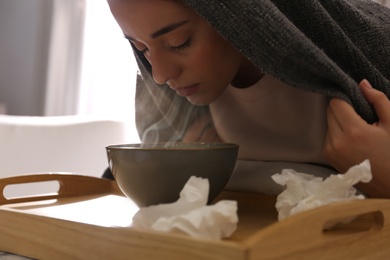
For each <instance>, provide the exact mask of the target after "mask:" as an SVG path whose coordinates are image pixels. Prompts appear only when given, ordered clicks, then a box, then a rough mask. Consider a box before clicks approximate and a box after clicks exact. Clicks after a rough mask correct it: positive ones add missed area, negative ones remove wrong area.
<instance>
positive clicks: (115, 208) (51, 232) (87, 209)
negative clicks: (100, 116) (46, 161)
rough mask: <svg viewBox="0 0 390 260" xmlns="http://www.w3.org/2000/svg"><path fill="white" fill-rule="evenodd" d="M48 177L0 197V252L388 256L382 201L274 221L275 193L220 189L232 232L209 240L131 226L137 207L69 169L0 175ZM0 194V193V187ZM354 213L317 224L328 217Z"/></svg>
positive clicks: (241, 258) (387, 213)
mask: <svg viewBox="0 0 390 260" xmlns="http://www.w3.org/2000/svg"><path fill="white" fill-rule="evenodd" d="M43 181H45V182H46V181H56V182H58V183H59V190H58V192H57V193H56V194H45V195H42V194H41V195H37V196H30V197H25V198H5V197H4V196H3V195H0V205H1V206H0V223H1V224H0V250H2V251H6V252H10V253H14V254H19V255H24V256H27V257H32V258H37V259H137V260H139V259H140V260H142V259H147V260H149V259H170V260H171V259H190V260H191V259H193V260H202V259H210V260H211V259H212V260H216V259H221V260H222V259H223V260H229V259H231V260H249V259H362V258H365V259H385V258H386V257H388V256H390V246H389V243H390V230H389V226H390V223H389V220H390V200H384V199H367V200H359V201H351V202H342V203H335V204H332V205H327V206H323V207H320V208H317V209H314V210H310V211H307V212H303V213H300V214H297V215H295V216H293V217H290V218H288V219H285V220H283V221H280V222H278V221H277V213H276V210H275V201H276V200H275V197H270V196H263V195H260V194H248V193H235V192H224V193H223V194H221V196H220V197H219V199H234V200H237V201H238V205H239V218H240V221H239V225H238V230H237V231H236V232H235V233H234V234H233V236H232V237H231V238H229V239H226V240H222V241H209V240H204V239H194V238H191V237H187V236H184V235H173V234H166V233H159V232H145V231H141V230H137V229H135V228H132V227H128V225H131V218H132V215H133V214H134V213H135V212H136V211H137V207H136V206H135V205H134V204H133V203H132V202H131V201H130V200H129V199H127V198H126V197H124V196H123V194H122V193H121V192H120V191H119V189H118V187H117V186H116V184H115V182H113V181H109V180H103V179H98V178H93V177H87V176H80V175H72V174H60V173H58V174H57V173H55V174H54V173H53V174H37V175H26V176H18V177H10V178H5V179H1V180H0V189H1V190H3V191H4V189H5V188H6V187H7V186H8V185H19V184H25V183H34V182H43ZM2 194H3V193H2ZM350 216H358V217H357V219H356V220H354V221H353V222H351V223H349V224H343V225H338V226H337V227H335V228H334V229H332V230H330V231H325V230H324V228H323V227H324V225H325V224H326V223H327V222H328V221H334V220H337V219H342V218H345V217H350Z"/></svg>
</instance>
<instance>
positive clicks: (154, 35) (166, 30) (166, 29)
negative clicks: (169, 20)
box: [125, 20, 189, 41]
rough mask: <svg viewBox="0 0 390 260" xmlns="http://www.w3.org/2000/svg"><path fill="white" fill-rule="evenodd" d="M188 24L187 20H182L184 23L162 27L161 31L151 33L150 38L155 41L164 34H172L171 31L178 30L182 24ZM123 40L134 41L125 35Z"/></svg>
mask: <svg viewBox="0 0 390 260" xmlns="http://www.w3.org/2000/svg"><path fill="white" fill-rule="evenodd" d="M188 22H189V20H184V21H181V22H177V23H173V24H169V25H167V26H164V27H163V28H161V29H159V30H157V31H155V32H154V33H152V34H151V35H150V38H152V39H156V38H157V37H160V36H161V35H164V34H166V33H169V32H172V31H173V30H176V29H177V28H179V27H180V26H183V25H184V24H186V23H188ZM125 38H126V39H128V40H131V41H135V39H133V38H131V37H130V36H127V35H125Z"/></svg>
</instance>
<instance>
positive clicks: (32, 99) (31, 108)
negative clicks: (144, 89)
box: [0, 0, 137, 120]
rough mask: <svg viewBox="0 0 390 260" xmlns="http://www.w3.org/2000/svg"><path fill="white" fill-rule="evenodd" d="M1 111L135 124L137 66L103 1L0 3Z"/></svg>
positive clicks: (19, 0)
mask: <svg viewBox="0 0 390 260" xmlns="http://www.w3.org/2000/svg"><path fill="white" fill-rule="evenodd" d="M0 35H1V36H0V103H1V106H0V112H2V113H6V114H9V115H29V116H57V115H75V114H102V115H105V116H113V117H121V118H126V119H127V120H132V117H133V113H132V111H133V105H134V102H133V96H134V83H135V76H136V73H137V67H136V64H135V61H134V58H133V55H132V52H131V49H130V45H129V44H128V42H127V40H125V39H124V37H123V35H122V33H121V31H120V29H119V27H118V26H117V24H116V22H115V21H114V19H113V18H112V17H111V13H110V11H109V8H108V6H107V3H106V1H105V0H0Z"/></svg>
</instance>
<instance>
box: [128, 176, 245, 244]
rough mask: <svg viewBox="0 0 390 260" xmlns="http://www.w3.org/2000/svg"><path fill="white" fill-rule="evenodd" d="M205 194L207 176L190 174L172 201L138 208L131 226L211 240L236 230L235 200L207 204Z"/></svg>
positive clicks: (206, 194) (223, 236) (207, 183)
mask: <svg viewBox="0 0 390 260" xmlns="http://www.w3.org/2000/svg"><path fill="white" fill-rule="evenodd" d="M208 193H209V181H208V179H203V178H198V177H194V176H192V177H191V178H190V179H189V180H188V181H187V183H186V184H185V186H184V188H183V189H182V191H181V192H180V198H179V199H178V200H177V201H176V202H174V203H168V204H160V205H153V206H149V207H144V208H140V210H139V211H138V212H137V213H136V214H135V215H134V217H133V224H132V226H133V227H136V228H140V229H152V230H156V231H162V232H170V233H181V234H187V235H189V236H192V237H196V238H205V239H213V240H218V239H221V238H225V237H229V236H231V235H232V234H233V233H234V231H235V230H236V229H237V223H238V215H237V202H236V201H230V200H222V201H219V202H218V203H216V204H214V205H209V206H208V205H207V199H208Z"/></svg>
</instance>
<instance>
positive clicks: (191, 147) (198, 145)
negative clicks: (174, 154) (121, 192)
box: [106, 142, 239, 151]
mask: <svg viewBox="0 0 390 260" xmlns="http://www.w3.org/2000/svg"><path fill="white" fill-rule="evenodd" d="M166 145H170V146H169V147H167V146H166ZM171 145H178V146H171ZM181 145H184V146H185V147H179V146H181ZM156 146H157V147H156ZM238 147H239V145H238V144H235V143H223V142H153V143H152V142H151V143H126V144H111V145H107V146H106V149H107V150H140V151H149V150H150V151H197V150H199V151H201V150H221V149H222V150H223V149H227V148H233V149H235V148H237V149H238Z"/></svg>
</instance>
